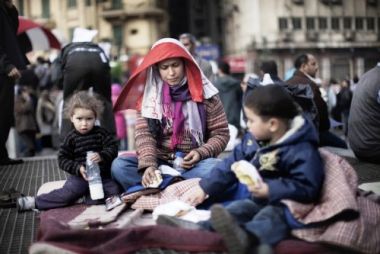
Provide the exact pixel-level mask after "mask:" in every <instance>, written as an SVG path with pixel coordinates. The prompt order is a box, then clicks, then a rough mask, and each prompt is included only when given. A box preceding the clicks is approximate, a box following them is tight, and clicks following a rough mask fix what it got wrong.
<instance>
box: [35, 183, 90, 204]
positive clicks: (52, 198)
mask: <svg viewBox="0 0 380 254" xmlns="http://www.w3.org/2000/svg"><path fill="white" fill-rule="evenodd" d="M88 192H89V189H88V182H87V181H86V180H84V179H83V178H81V177H78V176H70V177H69V178H68V179H67V181H66V183H65V185H63V187H62V188H60V189H57V190H53V191H51V192H49V193H46V194H42V195H39V196H37V197H36V208H37V209H40V210H46V209H51V208H58V207H64V206H68V205H70V204H73V203H74V202H75V201H77V200H78V199H79V198H81V197H82V196H83V195H85V194H86V193H88Z"/></svg>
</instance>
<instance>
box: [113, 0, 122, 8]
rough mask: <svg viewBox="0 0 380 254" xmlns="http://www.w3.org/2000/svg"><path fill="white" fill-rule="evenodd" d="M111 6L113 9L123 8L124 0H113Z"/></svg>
mask: <svg viewBox="0 0 380 254" xmlns="http://www.w3.org/2000/svg"><path fill="white" fill-rule="evenodd" d="M111 8H112V9H122V8H123V2H122V0H112V4H111Z"/></svg>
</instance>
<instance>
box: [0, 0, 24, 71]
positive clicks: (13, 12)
mask: <svg viewBox="0 0 380 254" xmlns="http://www.w3.org/2000/svg"><path fill="white" fill-rule="evenodd" d="M18 24H19V22H18V12H17V9H16V8H15V7H13V8H8V7H6V6H5V4H4V2H3V1H0V35H1V40H0V75H7V74H8V73H9V72H10V71H11V70H12V69H13V68H14V67H17V68H18V69H19V70H22V69H25V67H26V64H27V63H28V61H27V59H26V57H25V55H24V54H23V53H22V51H21V49H20V46H19V43H18V39H17V28H18Z"/></svg>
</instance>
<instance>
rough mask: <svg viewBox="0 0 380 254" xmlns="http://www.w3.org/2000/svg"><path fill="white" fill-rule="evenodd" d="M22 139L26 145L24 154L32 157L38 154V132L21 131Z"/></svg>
mask: <svg viewBox="0 0 380 254" xmlns="http://www.w3.org/2000/svg"><path fill="white" fill-rule="evenodd" d="M19 136H20V139H21V141H22V142H23V144H24V146H25V151H24V152H23V155H24V156H25V157H32V156H34V155H35V154H36V134H35V132H34V131H23V132H21V133H19Z"/></svg>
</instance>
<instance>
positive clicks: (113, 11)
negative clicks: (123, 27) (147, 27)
mask: <svg viewBox="0 0 380 254" xmlns="http://www.w3.org/2000/svg"><path fill="white" fill-rule="evenodd" d="M164 15H165V12H164V10H163V9H160V8H157V7H156V6H152V5H140V6H139V5H138V6H135V5H122V6H120V7H119V8H113V7H109V6H105V7H104V8H103V10H102V12H101V16H102V17H103V18H104V19H105V20H107V21H109V22H112V21H120V20H122V21H124V20H128V19H134V18H157V19H160V18H163V17H164Z"/></svg>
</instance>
